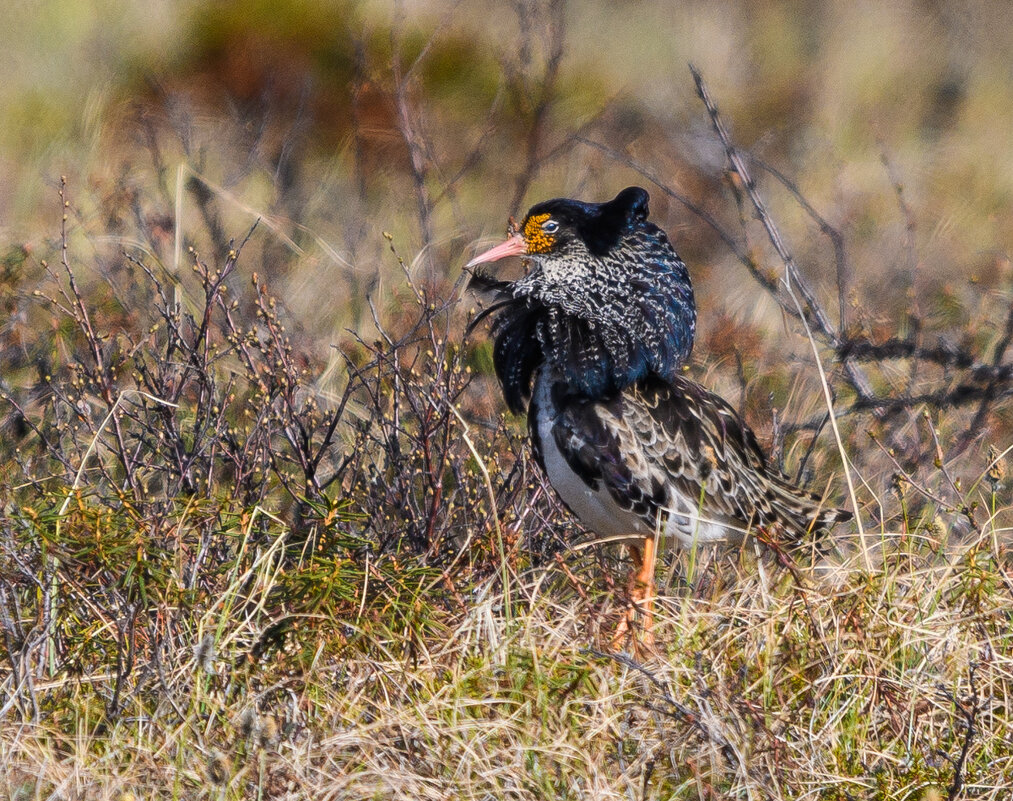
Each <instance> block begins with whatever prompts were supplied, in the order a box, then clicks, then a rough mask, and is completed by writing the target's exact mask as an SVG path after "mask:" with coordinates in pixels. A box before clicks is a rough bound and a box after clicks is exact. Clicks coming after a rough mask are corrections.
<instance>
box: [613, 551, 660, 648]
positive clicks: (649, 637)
mask: <svg viewBox="0 0 1013 801" xmlns="http://www.w3.org/2000/svg"><path fill="white" fill-rule="evenodd" d="M657 547H658V546H657V543H656V542H655V540H654V537H647V538H645V539H644V543H643V545H642V546H639V547H638V546H636V545H631V546H629V548H630V558H631V559H632V560H633V570H632V571H631V572H630V600H631V601H632V602H633V604H632V605H631V607H630V609H629V610H628V611H627V612H626V617H624V618H623V619H622V621H620V623H619V626H618V628H617V629H616V633H615V636H614V637H613V638H612V647H613V648H615V649H617V650H618V649H620V648H622V647H623V646H624V645H625V644H626V641H627V640H628V639H631V638H633V637H634V632H635V629H640V632H641V636H640V641H639V643H637V642H636V641H634V649H635V650H639V648H638V646H641V647H643V648H651V647H653V646H654V599H655V597H656V596H657V589H658V588H657V585H655V583H654V564H655V560H656V558H657Z"/></svg>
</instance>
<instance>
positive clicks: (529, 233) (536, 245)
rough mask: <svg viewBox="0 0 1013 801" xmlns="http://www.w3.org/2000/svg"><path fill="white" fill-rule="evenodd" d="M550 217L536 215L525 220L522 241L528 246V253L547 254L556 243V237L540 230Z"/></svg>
mask: <svg viewBox="0 0 1013 801" xmlns="http://www.w3.org/2000/svg"><path fill="white" fill-rule="evenodd" d="M551 216H552V215H551V214H536V215H535V216H534V217H528V219H527V220H525V222H524V231H523V234H524V241H525V242H527V244H528V253H548V252H549V251H550V250H551V249H552V246H553V245H554V244H555V243H556V237H554V236H553V235H552V234H549V233H546V232H545V231H544V230H543V229H542V223H543V222H545V221H546V220H547V219H549V217H551Z"/></svg>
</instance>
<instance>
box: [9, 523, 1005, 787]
mask: <svg viewBox="0 0 1013 801" xmlns="http://www.w3.org/2000/svg"><path fill="white" fill-rule="evenodd" d="M273 533H281V532H278V531H275V532H273ZM884 543H885V547H888V548H889V550H890V551H891V552H892V554H891V556H890V557H889V558H888V559H886V560H885V562H884V563H883V564H882V565H880V566H879V567H878V568H877V569H876V570H875V571H874V572H873V573H872V574H867V573H865V572H864V571H863V570H861V568H860V566H859V565H857V564H841V565H835V566H833V567H825V568H821V569H818V570H816V571H804V572H803V575H804V576H805V582H806V585H807V586H806V587H805V588H800V587H799V586H797V585H796V584H795V581H794V579H792V578H791V577H790V575H789V574H788V573H787V572H786V571H784V570H780V569H777V568H776V567H773V566H771V565H767V566H766V569H765V570H764V571H763V572H762V573H760V574H758V572H757V569H756V568H757V565H756V564H755V563H754V564H736V563H735V561H734V560H733V559H729V558H727V557H724V558H714V559H712V560H708V564H707V565H706V566H705V567H703V568H702V569H701V570H700V572H699V574H698V576H697V578H696V580H695V581H694V582H692V584H690V585H688V586H687V585H683V584H682V583H681V582H680V587H681V589H678V590H677V591H674V590H673V588H671V587H670V588H669V590H668V591H667V593H666V594H665V595H664V597H663V598H662V599H661V604H660V606H661V614H660V615H659V629H658V634H659V642H660V646H659V653H658V654H657V655H656V657H654V658H651V659H648V660H646V661H644V662H643V663H636V662H634V661H633V660H631V659H629V658H627V657H626V656H624V655H614V656H609V655H606V654H603V653H601V652H598V651H596V650H595V649H594V643H595V641H596V634H597V631H598V628H599V626H600V625H601V622H602V621H601V617H602V614H603V610H605V611H607V612H609V613H611V614H612V615H613V617H614V614H615V611H616V609H615V606H616V605H615V603H614V601H613V600H609V599H607V598H605V597H603V596H601V594H600V593H599V592H596V591H594V590H593V589H591V588H593V587H595V586H596V585H598V584H599V583H600V581H599V580H598V578H597V576H596V573H597V570H596V568H595V567H594V566H593V565H591V564H589V563H581V562H580V561H579V560H575V561H574V563H573V564H572V569H574V570H575V572H576V575H577V577H578V578H579V579H581V580H583V581H586V582H587V584H586V586H587V588H588V589H589V594H590V597H589V598H587V599H582V598H581V597H580V596H579V595H578V594H577V593H575V592H574V591H573V588H572V587H571V588H569V589H568V588H567V587H566V586H565V582H564V581H563V580H562V577H561V575H560V574H559V571H558V570H556V569H554V568H548V569H540V570H529V571H524V572H523V573H521V574H519V575H517V576H516V577H514V578H513V579H512V581H511V586H510V593H509V595H510V599H511V603H510V605H509V606H508V605H507V603H506V599H505V597H504V593H503V592H502V590H501V589H499V588H498V587H497V586H496V584H497V580H496V579H495V578H492V579H489V580H487V581H485V582H480V583H478V584H476V585H475V586H474V587H473V588H469V590H470V591H469V599H470V600H469V603H468V607H467V609H466V610H464V611H460V612H457V613H447V612H443V613H438V614H436V616H435V619H434V621H433V622H432V625H433V628H434V631H435V632H437V634H436V636H429V637H422V638H420V639H419V641H418V646H417V649H415V650H414V652H413V653H412V655H411V656H410V657H406V656H405V655H404V654H403V653H402V652H401V649H402V645H401V643H400V642H399V641H400V640H401V639H402V637H403V636H404V632H402V631H396V630H395V631H391V630H389V629H385V627H384V621H383V620H382V617H381V618H379V619H378V618H377V617H375V616H374V614H373V613H374V612H375V610H373V609H370V606H372V604H370V605H369V606H367V608H366V613H365V615H364V616H362V617H360V618H358V619H357V622H355V623H350V622H349V621H347V620H339V619H333V618H328V617H327V616H325V615H298V616H297V618H298V619H299V620H298V622H299V623H303V624H305V626H297V627H296V634H295V635H293V643H294V648H293V649H292V650H289V651H287V652H286V653H284V654H279V655H276V656H274V657H272V658H271V659H270V660H268V662H267V663H264V662H258V663H255V664H251V663H250V661H249V657H250V652H249V648H248V646H247V645H246V643H249V642H250V641H256V640H258V639H259V638H260V637H261V636H262V635H263V626H264V622H265V621H264V619H263V618H262V617H259V616H257V615H244V616H243V617H242V618H238V619H237V618H236V617H234V616H233V617H229V618H228V622H227V623H225V622H224V621H223V615H224V613H225V612H226V611H227V610H225V609H222V608H220V607H217V606H214V607H212V608H210V609H207V610H206V611H204V612H203V613H201V614H199V615H194V618H193V622H194V632H193V634H194V642H195V643H196V642H200V638H201V637H202V636H208V639H209V642H208V643H205V645H204V650H203V652H202V653H200V654H197V655H195V653H194V652H193V651H192V650H183V649H181V650H179V651H177V652H174V653H167V654H165V655H164V657H163V660H164V661H162V664H161V665H160V666H159V674H160V675H159V677H158V679H157V680H156V679H154V678H152V679H149V682H148V683H149V684H151V685H157V686H150V687H148V688H147V689H146V690H145V691H144V692H140V693H138V695H137V696H136V697H135V698H133V699H132V700H131V701H129V702H127V703H126V704H125V705H124V707H123V710H122V713H121V715H120V716H119V718H118V719H117V720H116V721H115V722H112V723H110V722H109V721H107V720H106V719H105V718H104V716H103V714H102V713H101V709H96V708H95V705H96V700H97V696H98V695H100V694H101V687H102V685H103V684H106V683H108V680H109V679H108V677H105V678H104V677H101V676H81V677H78V678H76V679H71V678H66V679H63V680H62V681H61V682H51V683H50V684H49V685H47V686H41V685H40V686H37V687H36V692H38V693H40V694H45V695H47V696H50V697H53V698H59V699H60V701H59V704H58V708H60V709H70V708H74V709H76V710H77V713H76V715H75V716H74V718H73V720H70V719H63V720H60V719H59V718H57V719H49V720H47V719H46V718H45V717H44V718H42V719H41V720H40V721H39V722H38V723H36V724H25V723H20V724H12V722H10V721H9V722H8V723H7V724H5V727H4V732H3V737H2V738H0V742H2V746H0V747H2V749H3V751H2V757H0V758H2V760H3V765H4V768H5V772H6V775H7V777H8V781H9V793H10V796H11V797H12V798H49V797H60V798H81V797H88V798H121V797H123V794H124V793H132V794H133V795H134V796H135V797H139V798H249V797H267V798H315V799H320V798H335V799H336V798H384V797H391V796H395V795H397V796H408V797H417V798H433V799H437V798H439V799H442V798H447V797H454V798H464V799H484V798H531V799H542V798H587V797H591V798H621V799H628V798H631V797H632V798H637V799H639V798H698V797H699V798H819V799H848V798H880V799H906V798H929V797H931V796H930V795H929V794H928V791H929V790H930V789H931V788H936V789H937V790H939V791H940V792H941V793H942V795H941V796H936V797H946V796H947V795H948V794H949V793H950V789H951V788H953V787H954V784H955V781H956V779H955V777H956V772H957V770H958V765H959V771H960V776H961V779H962V781H963V790H961V791H960V792H959V793H958V794H956V795H954V796H952V797H967V798H988V799H1002V798H1005V797H1006V796H1007V794H1008V788H1009V786H1010V782H1011V781H1013V754H1011V753H1010V748H1009V742H1010V737H1011V734H1013V732H1011V731H1010V724H1009V720H1008V715H1007V710H1008V705H1009V702H1010V698H1009V695H1010V691H1011V670H1013V660H1011V657H1010V654H1011V643H1010V638H1011V636H1013V635H1011V634H1010V626H1009V614H1008V608H1007V607H1008V603H1007V602H1006V600H1005V599H1006V598H1008V593H1009V591H1010V588H1009V586H1008V585H1007V584H1006V582H1007V581H1008V579H1005V578H1004V572H1003V571H1002V570H1001V568H1000V567H999V566H998V565H997V564H996V563H995V559H994V556H993V555H992V543H991V534H990V533H989V534H987V535H986V536H985V537H984V538H982V539H979V540H977V541H974V542H970V543H968V544H967V545H965V546H964V547H962V548H961V549H959V550H958V551H956V552H953V553H950V554H944V553H942V552H941V550H940V549H938V548H933V547H932V543H930V542H928V541H922V542H918V541H915V540H914V539H912V538H907V539H906V541H905V540H903V539H901V538H899V537H897V536H892V537H884ZM268 561H269V560H268ZM740 561H741V562H743V563H745V562H749V561H751V560H749V559H747V558H745V557H742V559H741V560H740ZM679 567H680V568H681V569H682V570H684V569H685V567H686V566H685V563H683V564H681V565H680V566H679ZM269 576H270V569H269V567H268V566H267V565H266V564H265V566H263V567H261V568H260V572H259V573H258V576H257V578H258V581H257V582H255V584H254V586H253V588H252V589H245V590H244V589H241V587H240V585H239V584H232V585H228V586H226V587H224V588H223V590H224V593H223V595H224V597H228V596H230V595H237V594H240V593H241V594H243V595H245V596H246V597H247V600H248V601H255V600H256V599H257V597H258V595H259V594H260V593H261V592H264V591H266V589H267V587H266V586H257V585H261V584H263V585H267V584H269V583H270V578H269ZM761 576H762V577H761ZM349 629H353V630H354V635H352V634H351V632H349ZM342 630H344V631H345V635H344V636H342V635H341V634H340V632H341V631H342ZM310 631H313V632H317V636H316V637H311V636H302V633H306V634H308V633H309V632H310ZM202 633H203V634H202ZM349 636H352V638H353V639H354V641H355V642H356V645H355V646H354V647H351V646H345V647H340V648H337V653H331V651H332V649H333V648H334V641H336V640H337V641H345V638H346V637H349ZM60 685H62V686H60ZM138 689H141V688H138ZM156 698H157V699H158V700H157V701H156V700H155V699H156ZM89 709H91V710H92V712H91V713H90V714H89V712H88V710H89ZM47 717H48V716H47ZM965 746H966V748H967V752H966V754H964V753H963V750H964V748H965Z"/></svg>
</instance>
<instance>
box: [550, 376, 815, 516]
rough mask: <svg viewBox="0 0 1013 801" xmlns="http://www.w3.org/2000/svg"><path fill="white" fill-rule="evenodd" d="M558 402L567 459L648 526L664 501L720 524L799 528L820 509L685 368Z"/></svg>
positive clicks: (559, 437) (557, 430)
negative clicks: (602, 394) (616, 390)
mask: <svg viewBox="0 0 1013 801" xmlns="http://www.w3.org/2000/svg"><path fill="white" fill-rule="evenodd" d="M557 405H558V407H559V408H560V413H559V414H558V416H557V418H556V420H555V424H554V426H553V431H552V433H553V436H554V439H555V442H556V445H557V446H558V447H559V450H560V452H561V453H562V454H563V457H564V458H565V459H566V461H567V463H568V464H569V465H570V467H571V468H572V469H573V470H574V471H575V472H576V473H577V474H578V475H580V476H581V477H582V478H583V479H584V480H585V481H586V482H587V483H588V484H589V485H591V486H592V487H593V488H595V489H597V488H599V487H601V486H604V487H605V488H606V489H607V490H608V492H609V494H610V495H611V496H612V497H613V498H614V499H615V501H616V502H617V503H618V504H619V505H620V506H622V507H623V508H624V509H628V510H630V511H633V512H635V513H637V514H639V515H640V516H641V517H643V518H644V519H645V521H647V522H648V523H649V525H651V526H653V525H655V521H656V520H657V515H658V513H659V511H662V510H665V511H671V510H673V509H679V510H682V511H687V506H690V507H692V508H693V509H695V510H696V511H697V512H698V513H699V515H700V517H701V518H703V519H705V520H712V521H715V522H716V523H718V524H721V525H731V526H733V527H736V528H747V527H748V526H749V525H751V524H757V525H771V524H778V523H779V524H781V525H783V526H786V527H788V528H789V529H792V530H793V531H794V532H796V533H800V532H801V531H804V530H805V529H806V528H808V527H809V524H810V522H811V521H812V519H813V517H814V516H815V515H816V513H817V511H818V499H816V498H815V497H814V496H811V495H810V494H809V493H806V492H804V491H802V490H799V489H797V488H795V487H792V486H791V485H790V484H788V483H787V482H786V481H784V480H783V479H782V478H781V477H780V476H778V475H776V474H772V471H771V470H770V469H769V468H768V466H767V461H766V457H765V456H764V454H763V451H762V450H761V448H760V445H759V443H758V442H757V440H756V437H755V435H754V434H753V432H752V431H751V430H750V429H749V427H748V426H747V425H746V423H745V422H744V421H743V420H742V418H741V417H739V415H738V414H737V413H736V412H735V410H734V409H733V408H732V407H731V406H730V405H729V404H728V403H726V402H725V401H724V400H722V399H721V398H719V397H718V396H717V395H715V394H713V393H712V392H709V391H708V390H706V389H705V388H703V387H701V386H700V385H699V384H696V383H694V382H692V381H689V380H688V379H685V378H683V377H681V376H677V377H675V378H673V379H669V380H661V379H658V378H651V379H647V380H645V381H642V382H639V383H638V384H637V385H635V386H633V387H630V388H628V389H627V390H625V391H624V392H623V393H621V394H620V395H618V396H616V397H614V398H612V399H610V400H607V401H597V402H595V401H588V400H570V401H569V402H567V401H562V402H560V403H559V404H557Z"/></svg>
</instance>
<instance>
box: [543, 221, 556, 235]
mask: <svg viewBox="0 0 1013 801" xmlns="http://www.w3.org/2000/svg"><path fill="white" fill-rule="evenodd" d="M542 230H543V231H545V233H547V234H554V233H556V231H558V230H559V223H558V222H556V221H555V220H546V221H545V222H543V223H542Z"/></svg>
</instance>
